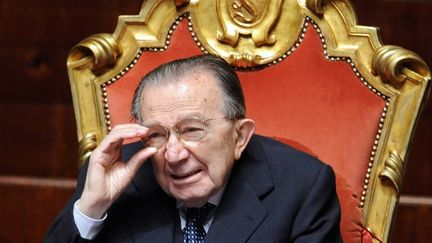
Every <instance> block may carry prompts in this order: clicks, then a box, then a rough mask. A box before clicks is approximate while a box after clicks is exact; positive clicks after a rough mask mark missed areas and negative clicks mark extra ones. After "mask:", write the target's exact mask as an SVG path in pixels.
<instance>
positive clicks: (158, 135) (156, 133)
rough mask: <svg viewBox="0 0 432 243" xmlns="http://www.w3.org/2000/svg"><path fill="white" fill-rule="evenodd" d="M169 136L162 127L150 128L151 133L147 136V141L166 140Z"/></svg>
mask: <svg viewBox="0 0 432 243" xmlns="http://www.w3.org/2000/svg"><path fill="white" fill-rule="evenodd" d="M166 136H167V131H166V130H165V128H163V127H162V126H152V127H149V132H148V135H147V140H157V139H165V138H166Z"/></svg>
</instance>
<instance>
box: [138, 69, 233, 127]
mask: <svg viewBox="0 0 432 243" xmlns="http://www.w3.org/2000/svg"><path fill="white" fill-rule="evenodd" d="M166 78H172V79H173V80H164V81H163V82H159V83H157V84H152V85H148V86H146V87H145V88H144V89H143V91H142V96H141V114H142V116H143V120H148V119H156V118H158V116H164V117H166V116H176V117H178V118H180V117H181V116H186V117H187V116H188V114H190V113H195V114H202V116H208V115H214V114H217V113H221V112H222V111H223V110H224V102H223V94H222V92H221V90H220V88H219V86H218V83H217V81H216V78H215V77H214V75H213V74H211V73H210V72H207V71H197V72H191V73H186V74H184V75H181V76H174V77H166Z"/></svg>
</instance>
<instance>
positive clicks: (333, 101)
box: [68, 0, 431, 242]
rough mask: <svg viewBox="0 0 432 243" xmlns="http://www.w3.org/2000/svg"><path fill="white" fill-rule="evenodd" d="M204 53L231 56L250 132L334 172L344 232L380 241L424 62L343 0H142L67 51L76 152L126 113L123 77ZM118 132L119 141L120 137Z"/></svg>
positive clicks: (423, 86) (419, 96)
mask: <svg viewBox="0 0 432 243" xmlns="http://www.w3.org/2000/svg"><path fill="white" fill-rule="evenodd" d="M200 53H212V54H215V55H219V56H221V57H223V58H225V59H226V60H227V61H228V62H229V63H230V64H232V65H233V66H235V67H236V68H237V71H238V74H239V76H240V78H241V82H242V85H243V88H244V92H245V95H246V103H247V104H246V105H247V108H248V116H249V117H251V118H253V119H255V120H256V122H257V132H258V133H260V134H264V135H267V136H270V137H274V138H276V139H279V140H281V141H283V142H286V143H288V144H290V145H292V146H295V147H297V148H299V149H301V150H304V151H306V152H309V153H311V154H313V155H315V156H317V157H319V158H320V159H321V160H322V161H324V162H326V163H329V164H331V166H332V167H333V168H334V170H335V172H336V174H337V190H338V195H339V198H340V200H341V204H342V221H341V228H342V234H343V237H344V240H345V242H386V241H388V236H389V232H390V230H391V222H392V218H393V214H394V211H395V207H396V205H397V202H398V194H399V190H400V188H401V178H402V175H403V171H404V168H405V164H404V161H405V158H406V156H407V151H408V147H409V142H410V138H411V135H412V133H413V130H414V127H415V123H416V120H417V118H418V116H419V113H420V111H421V106H422V104H423V103H424V99H425V98H426V97H427V92H428V83H430V77H431V74H430V71H429V69H428V67H427V65H426V64H425V63H424V61H423V60H422V59H421V58H420V57H419V56H417V55H416V54H414V53H412V52H410V51H408V50H405V49H403V48H401V47H397V46H386V45H382V44H381V42H380V40H379V37H378V35H377V29H376V28H373V27H365V26H359V25H357V23H356V16H355V15H354V11H353V9H352V5H351V4H350V2H348V0H328V1H320V0H300V1H296V0H285V1H283V0H272V1H270V0H268V1H264V0H260V1H258V0H256V1H252V0H215V1H204V0H201V1H200V0H190V1H189V0H175V1H174V0H147V1H144V3H143V5H142V8H141V12H140V14H139V15H136V16H120V17H119V21H118V25H117V28H116V29H115V31H114V33H112V34H98V35H94V36H91V37H89V38H87V39H85V40H83V41H82V42H80V43H79V44H78V45H76V46H75V47H74V48H73V49H72V50H71V53H70V55H69V58H68V70H69V77H70V81H71V88H72V95H73V102H74V108H75V115H76V121H77V126H78V138H79V141H80V156H81V161H83V160H84V159H85V158H86V157H87V156H88V155H89V154H90V153H91V151H92V149H94V148H95V146H96V145H97V144H98V143H99V142H100V140H101V139H102V138H103V136H105V134H106V133H107V132H109V131H110V129H111V128H112V127H113V126H114V125H116V124H120V123H126V122H130V115H129V107H130V104H131V100H132V94H133V91H134V88H135V87H136V86H137V84H138V82H139V80H140V78H141V77H142V76H143V75H144V74H145V73H146V72H148V71H149V70H151V69H153V68H154V67H156V66H158V65H159V64H161V63H164V62H166V61H169V60H172V59H176V58H180V57H186V56H191V55H196V54H200ZM128 142H130V141H128Z"/></svg>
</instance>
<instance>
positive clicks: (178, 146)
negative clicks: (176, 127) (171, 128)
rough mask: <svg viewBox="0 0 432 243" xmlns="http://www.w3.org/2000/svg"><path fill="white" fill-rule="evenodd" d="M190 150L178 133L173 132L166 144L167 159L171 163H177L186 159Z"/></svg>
mask: <svg viewBox="0 0 432 243" xmlns="http://www.w3.org/2000/svg"><path fill="white" fill-rule="evenodd" d="M188 156H189V151H188V150H187V149H186V148H185V147H184V145H183V143H182V141H181V140H180V139H179V137H178V136H177V134H176V133H171V134H170V136H169V138H168V142H167V144H166V151H165V159H166V160H167V161H168V162H169V163H176V162H180V161H182V160H185V159H186V158H187V157H188Z"/></svg>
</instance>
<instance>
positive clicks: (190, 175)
mask: <svg viewBox="0 0 432 243" xmlns="http://www.w3.org/2000/svg"><path fill="white" fill-rule="evenodd" d="M201 171H202V169H197V170H193V171H190V172H187V173H182V174H181V173H178V174H171V177H172V178H173V179H174V180H176V181H183V180H186V179H189V178H193V177H194V176H195V175H198V174H199V173H200V172H201Z"/></svg>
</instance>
